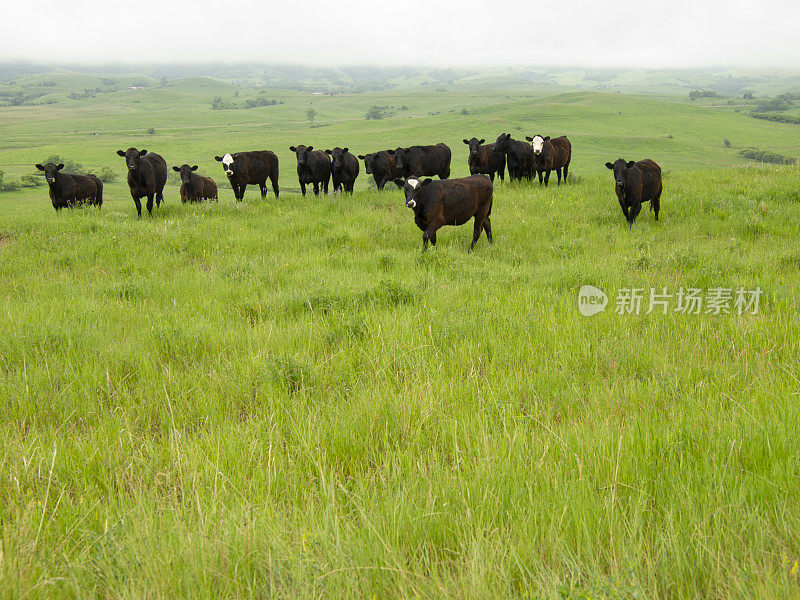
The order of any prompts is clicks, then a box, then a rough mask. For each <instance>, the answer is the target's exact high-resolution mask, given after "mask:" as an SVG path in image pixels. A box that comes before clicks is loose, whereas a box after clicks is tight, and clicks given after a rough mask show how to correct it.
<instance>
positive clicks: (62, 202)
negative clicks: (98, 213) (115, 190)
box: [36, 163, 103, 211]
mask: <svg viewBox="0 0 800 600" xmlns="http://www.w3.org/2000/svg"><path fill="white" fill-rule="evenodd" d="M36 168H37V169H39V170H40V171H44V177H45V179H46V180H47V185H48V186H49V187H50V200H51V201H52V203H53V208H55V209H56V210H57V211H58V210H61V209H62V208H73V207H75V206H79V205H81V204H96V205H97V207H98V208H99V207H101V206H103V182H102V181H100V180H99V179H98V178H97V177H95V176H94V175H69V174H67V173H61V169H63V168H64V165H63V163H60V164H57V165H55V164H53V163H47V164H46V165H40V164H37V165H36Z"/></svg>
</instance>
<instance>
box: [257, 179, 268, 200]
mask: <svg viewBox="0 0 800 600" xmlns="http://www.w3.org/2000/svg"><path fill="white" fill-rule="evenodd" d="M258 187H259V189H260V190H261V197H262V198H266V197H267V180H266V179H265V180H264V181H263V182H261V183H259V184H258Z"/></svg>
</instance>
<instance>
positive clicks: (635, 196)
mask: <svg viewBox="0 0 800 600" xmlns="http://www.w3.org/2000/svg"><path fill="white" fill-rule="evenodd" d="M606 167H607V168H609V169H611V170H612V171H614V191H616V193H617V200H619V205H620V208H622V214H624V215H625V218H626V219H627V220H628V227H629V228H630V227H633V221H634V220H635V219H636V217H637V215H638V214H639V211H640V210H641V209H642V203H643V202H650V209H651V210H652V211H653V212H655V213H656V221H658V211H659V209H660V208H661V192H662V186H661V167H659V166H658V164H656V163H655V162H653V161H652V160H650V159H649V158H648V159H645V160H640V161H639V162H633V161H630V162H625V160H624V159H622V158H618V159H617V160H616V161H615V162H613V163H610V162H607V163H606Z"/></svg>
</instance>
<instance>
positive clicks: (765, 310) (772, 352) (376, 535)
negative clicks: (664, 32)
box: [0, 79, 800, 600]
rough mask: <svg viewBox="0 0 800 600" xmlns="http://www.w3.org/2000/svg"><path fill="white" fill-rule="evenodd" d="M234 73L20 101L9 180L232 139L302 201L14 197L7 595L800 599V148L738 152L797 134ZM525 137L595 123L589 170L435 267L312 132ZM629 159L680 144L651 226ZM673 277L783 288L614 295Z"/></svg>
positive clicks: (533, 199)
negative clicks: (592, 312) (626, 167)
mask: <svg viewBox="0 0 800 600" xmlns="http://www.w3.org/2000/svg"><path fill="white" fill-rule="evenodd" d="M255 93H256V92H255V91H253V90H251V89H247V88H242V89H240V91H239V96H238V99H239V100H243V99H244V98H247V97H250V96H252V95H254V94H255ZM215 95H222V96H224V98H225V100H226V101H234V100H235V99H236V98H235V97H234V88H233V87H232V86H230V85H229V84H226V83H224V82H214V81H210V80H202V79H197V80H191V81H185V82H180V81H179V82H173V83H172V85H171V87H167V88H165V89H152V90H143V91H137V92H121V93H114V94H102V95H99V96H97V97H95V98H89V99H85V100H76V101H72V100H64V101H63V102H62V101H59V102H58V103H57V104H52V105H46V106H41V107H22V108H3V109H0V169H2V170H4V171H5V172H6V176H7V177H8V176H9V175H10V176H13V177H18V176H19V175H21V174H23V173H27V172H30V171H31V169H30V165H32V164H33V163H35V162H39V161H41V160H43V159H44V158H46V157H47V156H48V155H50V154H54V153H58V154H60V155H62V156H64V157H68V158H71V159H73V160H77V161H78V162H80V163H82V164H83V165H84V166H86V167H90V168H92V169H98V168H99V167H101V166H104V165H111V166H113V167H114V169H115V170H116V171H117V172H118V173H119V175H120V177H122V176H123V174H124V173H123V170H124V165H123V162H122V159H121V158H119V157H117V156H116V155H115V154H114V150H116V149H117V148H127V147H128V146H130V145H134V146H137V147H146V148H148V149H151V150H154V151H158V152H160V153H162V154H163V155H164V156H165V157H166V158H167V160H168V162H169V163H170V164H179V163H182V162H191V163H197V164H199V165H200V166H201V171H202V172H204V173H205V174H209V175H212V176H213V177H214V178H215V179H216V180H217V181H218V182H220V183H222V181H223V177H222V169H221V168H220V166H219V165H218V163H216V162H214V161H213V158H212V157H213V156H214V155H215V154H219V153H221V152H223V151H231V150H243V149H255V148H268V149H274V150H276V151H277V152H278V155H279V157H280V160H281V168H282V175H281V186H282V188H283V191H284V193H282V195H281V197H280V198H279V199H277V200H276V199H275V198H274V197H273V196H272V195H271V194H270V196H268V198H267V200H266V201H263V200H261V198H260V197H259V195H258V193H257V191H255V190H254V189H252V188H251V189H249V191H248V193H247V196H246V198H245V201H244V202H243V203H237V202H235V201H233V194H232V192H231V191H230V189H228V188H227V187H226V188H225V189H223V190H221V199H220V202H219V203H212V204H204V205H198V206H184V205H181V204H180V203H179V201H178V199H177V197H178V190H177V186H175V185H174V184H172V183H171V184H170V185H169V186H168V188H167V197H166V203H165V204H164V205H162V207H161V209H157V210H156V211H155V213H154V217H153V218H152V219H149V218H146V217H145V218H143V219H142V220H137V219H136V218H135V214H136V213H135V208H134V206H133V202H132V201H131V199H130V197H129V195H128V192H127V188H126V185H125V184H124V183H123V182H120V183H115V184H110V185H107V186H106V193H105V203H104V205H103V208H102V210H100V211H98V210H95V209H81V210H73V211H62V212H61V213H58V214H57V213H55V211H53V209H52V207H51V206H50V203H49V200H48V199H47V192H46V188H44V187H40V188H37V189H34V190H22V191H19V192H9V193H1V194H0V289H1V290H3V291H2V292H0V331H2V332H3V335H0V410H2V413H3V416H4V418H3V419H2V420H1V421H0V436H2V440H3V443H2V445H0V597H1V598H27V599H36V598H41V599H45V598H178V597H186V598H209V599H212V598H213V599H218V598H320V597H324V598H331V597H333V598H339V597H341V598H368V599H369V598H419V599H422V598H464V599H475V600H478V599H484V598H509V599H511V598H514V599H525V600H533V599H539V598H542V599H556V598H558V599H570V600H578V599H589V598H592V599H599V598H624V599H642V598H681V599H683V598H685V599H696V598H719V599H734V598H736V599H738V598H761V599H765V600H766V599H772V598H798V597H800V567H798V561H800V536H798V531H800V502H798V498H800V453H798V451H797V431H798V426H800V404H798V390H800V321H798V308H800V298H799V297H798V289H800V245H799V244H798V239H800V169H798V168H796V167H793V168H788V167H780V168H775V167H770V168H766V167H750V166H745V165H744V164H743V163H742V161H741V160H740V159H739V157H738V153H737V149H738V148H740V147H745V146H750V145H752V146H756V147H759V148H763V149H768V150H772V151H776V152H782V153H785V154H790V155H794V156H800V139H799V138H798V137H797V135H796V129H795V127H796V126H791V125H785V124H778V123H768V122H762V121H758V120H756V119H752V118H750V117H748V116H747V114H746V112H745V111H744V110H742V107H741V106H714V105H713V104H712V103H707V104H703V103H700V102H698V103H690V102H689V101H688V100H683V99H677V98H674V97H672V98H670V97H667V96H661V97H655V96H634V95H620V94H603V93H596V92H590V93H589V92H571V93H562V92H560V91H559V92H558V93H555V94H554V93H552V92H550V93H548V94H541V95H540V94H538V93H537V92H536V91H531V90H523V91H505V90H503V91H501V92H498V91H480V90H479V91H473V92H469V93H466V92H463V91H445V92H434V91H426V92H421V91H419V90H417V91H413V90H411V91H394V92H391V93H385V94H379V93H365V94H357V95H352V96H335V97H320V96H311V95H308V94H304V95H299V94H297V93H288V92H285V91H277V90H267V91H265V92H264V95H265V96H266V97H269V98H275V99H277V100H279V101H281V100H283V101H284V102H285V103H284V104H278V105H275V106H268V107H263V108H256V109H250V110H235V111H213V110H211V100H212V98H213V96H215ZM137 101H138V102H137ZM311 103H313V107H314V108H315V110H316V111H318V115H317V117H316V122H317V123H319V124H324V125H325V126H324V127H314V128H310V127H309V124H308V122H307V120H306V116H305V111H306V109H307V108H308V106H309V105H310V104H311ZM373 104H375V105H380V106H391V107H394V108H393V110H394V109H396V111H397V112H396V116H395V117H393V118H390V119H385V120H380V121H367V120H365V119H364V114H365V113H366V111H367V109H368V108H369V107H370V106H372V105H373ZM404 106H405V107H407V109H406V110H403V109H402V107H404ZM462 109H466V114H462ZM737 110H740V112H736V111H737ZM431 112H439V113H440V114H438V115H431V114H429V113H431ZM150 127H153V128H155V130H156V133H155V134H154V135H148V134H146V133H145V131H146V130H147V129H148V128H150ZM517 127H519V128H521V129H517ZM501 131H510V132H511V133H512V134H513V135H514V136H515V137H522V136H524V135H526V134H527V135H530V134H532V133H537V132H542V133H547V134H553V135H555V134H562V133H564V134H567V135H569V137H570V139H571V140H572V142H573V146H574V162H573V165H572V168H571V171H572V172H574V173H575V174H576V179H575V180H574V181H573V182H572V184H571V185H568V186H561V187H556V186H551V187H550V188H549V189H544V188H540V187H539V186H538V184H536V185H528V184H522V185H509V184H505V185H499V184H498V185H496V189H495V200H494V208H493V213H492V225H493V230H494V234H495V243H494V244H493V245H489V244H488V243H487V241H486V239H485V238H481V240H480V241H479V243H478V245H477V246H476V248H475V251H474V252H472V253H471V254H468V253H467V248H468V245H469V241H470V235H471V227H470V226H465V227H463V228H445V229H443V230H442V231H441V232H440V234H439V236H438V238H439V242H438V245H437V246H436V248H435V249H432V250H430V251H429V252H427V253H422V252H421V232H420V231H419V230H418V229H417V228H416V227H415V226H414V224H413V218H412V215H411V214H410V212H409V211H408V210H407V209H406V208H405V207H404V206H403V202H402V197H401V194H400V192H398V191H397V190H395V189H391V190H390V189H389V188H388V187H387V189H386V190H385V191H384V192H377V191H374V190H369V189H367V183H366V179H365V178H364V177H363V174H362V177H361V178H360V179H359V182H358V189H357V192H356V194H354V195H353V196H352V197H344V198H338V197H337V198H331V197H327V198H322V197H320V198H314V197H313V196H307V197H306V198H303V197H301V196H299V195H298V194H297V193H296V188H297V182H296V177H295V173H294V162H293V157H292V155H291V153H290V152H289V151H288V146H289V145H290V144H296V143H300V142H305V143H308V144H313V145H314V146H316V147H318V148H324V147H326V146H332V145H334V144H339V145H348V146H350V148H351V149H353V150H354V151H356V152H364V151H370V150H377V149H382V148H386V147H392V146H398V145H403V144H408V143H412V142H437V141H445V142H447V143H449V144H451V146H452V147H453V150H454V167H455V168H454V174H455V175H462V174H465V173H466V147H465V146H464V145H463V144H462V143H461V139H462V138H463V137H471V136H472V135H477V136H483V137H486V138H487V139H489V138H494V137H495V136H496V135H497V134H498V133H500V132H501ZM95 132H96V133H98V134H99V135H97V136H94V135H92V134H93V133H95ZM670 136H671V137H670ZM723 138H728V139H730V141H731V142H732V144H733V145H734V148H733V149H725V148H724V147H723V145H722V140H723ZM620 155H622V156H625V157H627V158H636V159H638V158H644V157H646V156H647V157H651V158H653V159H655V160H657V161H658V162H660V163H661V164H662V165H663V166H664V169H665V178H664V190H665V191H664V196H663V198H662V220H661V222H659V223H656V222H654V220H653V216H652V213H651V212H650V211H649V210H648V208H647V207H645V208H644V209H643V210H642V213H641V216H640V217H639V219H638V221H637V222H636V224H635V225H634V227H633V229H632V230H630V231H629V230H628V228H627V225H626V223H625V221H624V218H623V216H622V214H621V211H620V209H619V207H618V205H617V202H616V199H615V197H614V195H613V184H612V181H611V177H610V174H609V173H608V171H607V170H606V169H605V168H604V167H603V163H604V162H605V161H606V160H609V159H614V158H617V157H618V156H620ZM725 165H733V166H731V167H727V168H726V167H725ZM362 166H363V165H362ZM586 284H590V285H593V286H596V287H598V288H600V289H602V290H604V291H605V292H606V293H607V294H608V296H609V302H610V304H609V306H608V308H607V310H606V311H605V312H604V313H603V314H599V315H596V316H593V317H590V318H586V317H582V316H581V315H580V314H579V312H578V306H577V295H578V290H579V289H580V288H581V286H583V285H586ZM651 287H652V288H656V289H657V290H659V291H660V290H661V288H664V287H666V288H668V290H669V291H671V292H672V293H677V292H678V290H679V289H680V288H681V287H683V288H689V287H694V288H700V289H703V290H708V289H709V288H715V287H721V288H731V289H733V290H736V289H738V288H740V287H741V288H744V289H748V290H751V289H755V288H760V289H761V290H762V292H763V295H762V297H761V301H760V306H759V311H758V313H757V314H752V313H746V314H742V315H739V314H737V311H736V310H732V311H731V312H730V313H729V314H719V315H715V314H707V313H706V312H705V310H703V311H701V314H697V315H693V314H682V313H678V312H675V311H674V310H670V311H668V313H667V314H662V313H661V312H660V311H659V310H656V311H654V312H652V313H651V314H644V313H645V312H646V309H647V301H645V303H644V310H642V314H640V315H621V314H616V312H615V308H616V300H617V295H618V292H619V290H622V289H625V288H642V289H645V290H647V295H648V296H649V290H650V288H651ZM673 301H674V299H673Z"/></svg>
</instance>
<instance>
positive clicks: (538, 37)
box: [0, 0, 800, 67]
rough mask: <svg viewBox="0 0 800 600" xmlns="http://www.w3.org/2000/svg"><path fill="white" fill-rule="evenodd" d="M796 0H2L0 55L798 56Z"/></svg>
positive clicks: (705, 62) (756, 61) (545, 59)
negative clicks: (637, 0) (5, 1)
mask: <svg viewBox="0 0 800 600" xmlns="http://www.w3.org/2000/svg"><path fill="white" fill-rule="evenodd" d="M799 26H800V2H798V1H797V0H748V1H746V2H745V1H742V0H669V1H661V0H651V1H650V2H636V1H634V0H626V1H624V2H618V1H616V0H598V1H583V2H578V1H575V0H549V1H548V0H524V1H519V0H456V1H453V2H439V1H437V0H427V1H422V0H389V1H386V0H369V1H364V2H357V1H353V0H281V1H280V2H273V1H271V0H214V1H210V0H195V1H176V0H104V1H98V0H66V1H65V0H59V1H58V2H56V1H53V0H37V1H36V2H31V1H25V0H14V1H13V2H9V5H8V6H7V7H6V9H5V10H4V14H3V18H2V20H0V61H8V60H16V59H30V60H34V61H41V62H47V63H67V62H80V63H99V64H102V63H108V62H128V63H142V62H147V63H151V62H169V63H175V62H208V61H213V60H219V61H224V62H251V61H257V62H266V63H282V62H294V63H302V64H321V65H336V64H375V65H388V64H393V65H418V64H424V65H441V66H450V65H453V66H456V65H476V66H477V65H502V66H505V65H508V64H526V65H531V64H532V65H536V64H540V65H585V66H594V67H602V66H609V67H610V66H647V67H659V66H665V67H691V66H726V65H730V66H748V67H752V66H773V67H798V66H800V31H798V27H799Z"/></svg>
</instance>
